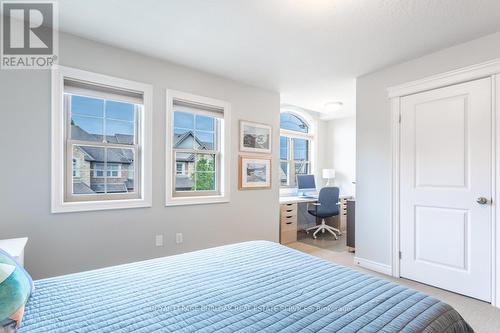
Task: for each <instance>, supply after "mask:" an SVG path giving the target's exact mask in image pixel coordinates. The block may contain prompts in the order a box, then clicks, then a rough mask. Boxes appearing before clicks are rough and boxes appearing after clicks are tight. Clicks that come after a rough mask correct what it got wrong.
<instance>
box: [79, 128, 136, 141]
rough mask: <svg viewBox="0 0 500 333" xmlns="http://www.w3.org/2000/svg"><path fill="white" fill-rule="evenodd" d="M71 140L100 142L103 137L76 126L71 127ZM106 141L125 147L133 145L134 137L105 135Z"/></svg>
mask: <svg viewBox="0 0 500 333" xmlns="http://www.w3.org/2000/svg"><path fill="white" fill-rule="evenodd" d="M71 138H72V139H73V140H82V141H96V142H102V139H103V136H102V135H99V134H92V133H89V132H87V131H86V130H84V129H83V128H81V127H80V126H77V125H71ZM106 141H107V142H109V143H119V144H125V145H133V144H134V136H133V135H128V134H115V135H107V136H106Z"/></svg>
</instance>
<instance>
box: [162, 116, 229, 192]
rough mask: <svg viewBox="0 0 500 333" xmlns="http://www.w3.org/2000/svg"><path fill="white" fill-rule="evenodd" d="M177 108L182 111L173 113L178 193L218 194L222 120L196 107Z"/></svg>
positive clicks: (174, 154) (176, 187)
mask: <svg viewBox="0 0 500 333" xmlns="http://www.w3.org/2000/svg"><path fill="white" fill-rule="evenodd" d="M174 110H179V111H174V115H173V116H174V117H173V118H174V121H173V125H174V127H173V138H172V140H173V157H174V160H175V165H176V176H175V194H176V195H177V196H182V195H189V194H192V193H193V192H196V194H197V195H207V194H218V192H219V185H218V183H217V181H218V169H219V158H220V147H219V145H218V143H217V137H218V128H219V127H220V125H218V123H219V121H220V119H219V118H218V117H217V116H216V115H215V116H214V115H210V114H205V112H200V111H201V110H197V109H196V108H192V109H188V108H186V107H177V106H176V107H175V108H174Z"/></svg>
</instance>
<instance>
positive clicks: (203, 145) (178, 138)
mask: <svg viewBox="0 0 500 333" xmlns="http://www.w3.org/2000/svg"><path fill="white" fill-rule="evenodd" d="M189 137H192V138H193V139H194V140H195V141H196V143H197V144H198V145H199V147H198V149H201V150H208V149H210V146H211V143H210V142H203V141H200V140H199V139H198V138H197V137H196V136H195V135H194V133H193V131H187V132H185V133H182V134H174V148H177V147H179V146H180V145H181V143H182V142H184V141H186V140H187V139H188V138H189Z"/></svg>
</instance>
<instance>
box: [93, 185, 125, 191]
mask: <svg viewBox="0 0 500 333" xmlns="http://www.w3.org/2000/svg"><path fill="white" fill-rule="evenodd" d="M91 188H92V190H93V191H94V192H97V193H104V192H105V189H106V190H107V191H106V192H107V193H124V192H128V191H127V186H125V183H118V184H106V185H104V184H92V185H91Z"/></svg>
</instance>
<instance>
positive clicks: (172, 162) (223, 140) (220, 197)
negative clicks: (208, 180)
mask: <svg viewBox="0 0 500 333" xmlns="http://www.w3.org/2000/svg"><path fill="white" fill-rule="evenodd" d="M166 99H167V101H166V102H167V103H166V106H167V107H166V131H165V135H166V140H165V142H166V145H165V151H166V163H165V166H166V167H165V180H166V187H165V206H177V205H196V204H209V203H222V202H229V201H230V179H231V174H230V158H229V157H230V147H231V138H230V136H231V104H230V103H228V102H225V101H222V100H218V99H214V98H209V97H204V96H198V95H194V94H190V93H185V92H181V91H177V90H172V89H167V92H166ZM174 101H179V102H187V103H192V104H198V105H200V106H207V107H210V108H217V109H220V110H222V116H221V117H220V118H219V119H220V121H217V122H216V126H217V127H218V128H216V129H215V133H216V138H215V142H216V145H217V146H218V147H219V148H218V149H217V150H213V149H212V150H203V151H201V150H200V151H198V150H195V149H193V150H192V151H191V150H189V151H187V150H186V149H175V148H174V147H173V140H172V136H173V119H174V112H175V107H174ZM200 114H201V113H200ZM221 124H222V125H221ZM176 152H189V153H195V154H198V153H199V154H216V163H217V166H218V167H216V172H215V177H216V191H206V192H205V193H203V191H200V192H196V191H192V192H190V191H186V192H183V191H175V181H176V180H175V178H176V175H177V168H176V159H175V153H176Z"/></svg>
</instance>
